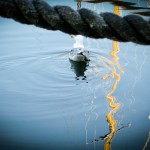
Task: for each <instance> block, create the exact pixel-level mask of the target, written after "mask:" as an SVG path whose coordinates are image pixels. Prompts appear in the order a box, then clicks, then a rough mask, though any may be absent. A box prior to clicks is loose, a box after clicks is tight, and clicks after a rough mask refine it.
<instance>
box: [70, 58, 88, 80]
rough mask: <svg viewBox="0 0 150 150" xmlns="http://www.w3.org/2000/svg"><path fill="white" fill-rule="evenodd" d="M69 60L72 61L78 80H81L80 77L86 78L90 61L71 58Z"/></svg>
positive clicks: (72, 67)
mask: <svg viewBox="0 0 150 150" xmlns="http://www.w3.org/2000/svg"><path fill="white" fill-rule="evenodd" d="M69 61H70V63H71V69H72V70H73V72H74V73H75V75H76V77H75V78H76V80H79V79H80V78H81V79H82V80H86V78H87V77H86V75H85V71H86V70H87V67H88V65H89V63H88V62H85V61H81V62H76V61H72V60H69Z"/></svg>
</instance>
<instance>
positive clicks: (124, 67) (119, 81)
mask: <svg viewBox="0 0 150 150" xmlns="http://www.w3.org/2000/svg"><path fill="white" fill-rule="evenodd" d="M47 1H48V0H47ZM48 2H49V4H51V5H57V4H61V5H68V6H71V7H73V8H74V9H77V3H76V2H74V1H72V0H69V1H60V0H57V1H56V0H55V1H48ZM133 2H134V3H136V5H138V6H141V7H147V1H138V3H137V1H136V0H135V1H133ZM81 6H82V7H86V8H89V9H91V10H96V11H97V12H106V11H109V12H114V9H115V8H116V6H115V8H114V5H112V4H110V3H109V2H107V3H98V4H90V3H85V2H84V3H82V4H81ZM116 9H117V8H116ZM116 11H117V10H116ZM118 11H119V12H118V13H119V14H120V15H122V16H123V15H126V14H128V13H130V11H127V10H118ZM0 33H1V34H0V149H2V150H60V149H65V150H70V149H71V150H78V149H81V150H95V149H96V150H103V149H104V150H106V149H112V150H127V149H128V150H133V149H134V150H142V149H143V150H145V149H147V150H148V149H149V148H150V145H149V132H150V120H149V117H150V111H149V105H150V92H149V91H150V90H149V83H150V79H149V73H150V72H149V68H150V48H149V46H142V45H137V44H133V43H130V42H129V43H119V42H114V41H111V40H108V39H100V40H94V39H89V38H84V46H85V48H87V49H88V50H89V51H90V58H91V61H90V63H89V64H88V66H87V67H86V69H85V70H84V76H86V78H84V76H83V75H81V76H79V77H77V75H76V74H75V73H76V70H74V69H75V68H73V66H72V64H71V63H70V61H69V59H68V54H69V51H70V50H71V49H72V47H73V44H74V38H71V36H70V35H67V34H64V33H62V32H59V31H55V32H53V31H47V30H44V29H40V28H37V27H35V26H28V25H23V24H20V23H17V22H15V21H13V20H10V19H4V18H0ZM77 69H78V68H77ZM79 69H80V68H79Z"/></svg>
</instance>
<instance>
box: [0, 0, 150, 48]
mask: <svg viewBox="0 0 150 150" xmlns="http://www.w3.org/2000/svg"><path fill="white" fill-rule="evenodd" d="M0 16H2V17H6V18H13V19H14V20H16V21H18V22H21V23H24V24H32V25H35V26H37V27H41V28H45V29H48V30H60V31H62V32H65V33H67V34H74V35H78V34H80V35H84V36H86V37H90V38H95V39H98V38H108V39H112V40H116V41H121V42H128V41H131V42H134V43H138V44H143V45H150V21H146V20H145V19H143V18H142V17H140V16H138V15H127V16H124V17H120V16H117V15H115V14H112V13H109V12H106V13H101V14H97V13H95V12H93V11H91V10H88V9H85V8H82V9H79V10H73V9H72V8H70V7H68V6H54V7H52V6H50V5H49V4H48V3H46V2H45V1H43V0H0Z"/></svg>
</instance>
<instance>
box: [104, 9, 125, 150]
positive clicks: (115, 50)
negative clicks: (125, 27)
mask: <svg viewBox="0 0 150 150" xmlns="http://www.w3.org/2000/svg"><path fill="white" fill-rule="evenodd" d="M114 14H117V15H118V14H119V7H118V6H114ZM118 52H119V49H118V42H117V41H113V50H112V51H111V52H110V55H111V56H112V59H113V61H114V64H115V65H116V66H117V68H118V69H119V70H120V71H121V72H124V71H123V69H122V68H121V66H120V65H119V63H118V60H119V58H118V57H117V56H116V53H118ZM107 78H114V79H115V82H114V84H113V85H112V89H111V91H110V92H109V93H108V94H106V96H105V97H106V99H108V100H109V107H110V108H111V110H110V111H109V113H108V114H107V115H106V119H107V121H108V124H109V134H108V135H107V136H106V138H105V141H104V150H111V141H112V139H113V137H114V135H115V133H116V120H115V119H114V118H113V113H114V112H115V111H116V110H117V109H118V108H119V104H116V103H114V101H115V97H113V96H112V94H113V93H114V91H115V90H116V87H117V84H118V82H119V80H120V75H119V74H117V73H116V70H115V67H113V69H112V73H111V74H110V75H108V74H107V75H105V76H104V77H103V79H107Z"/></svg>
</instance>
